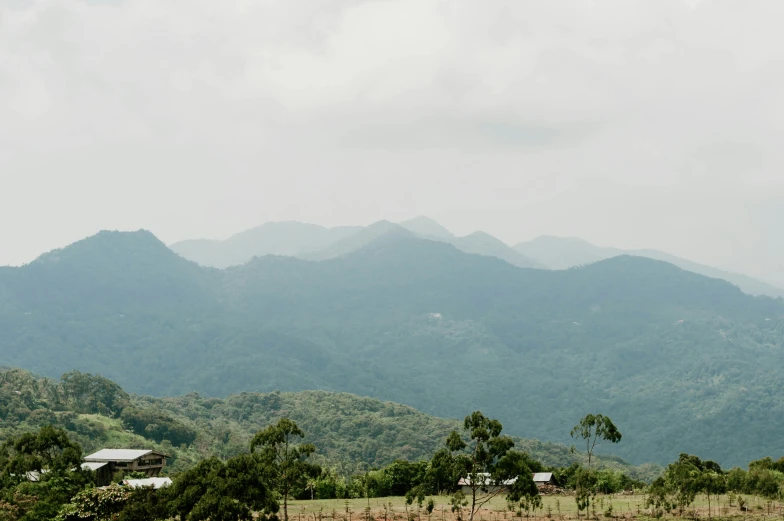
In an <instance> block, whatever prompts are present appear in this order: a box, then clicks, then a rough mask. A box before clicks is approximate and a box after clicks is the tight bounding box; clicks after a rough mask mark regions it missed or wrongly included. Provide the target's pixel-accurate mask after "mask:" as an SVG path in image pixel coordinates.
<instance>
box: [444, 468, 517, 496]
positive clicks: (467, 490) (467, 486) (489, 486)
mask: <svg viewBox="0 0 784 521" xmlns="http://www.w3.org/2000/svg"><path fill="white" fill-rule="evenodd" d="M476 477H477V483H479V484H480V490H481V492H482V494H495V493H496V492H500V491H504V490H506V488H507V487H509V486H511V485H514V484H515V483H516V482H517V478H513V479H507V480H505V481H501V482H499V483H494V482H493V480H491V479H490V474H488V473H486V472H483V473H481V474H477V475H476ZM473 483H474V482H473V481H472V479H471V476H468V477H466V478H460V481H458V482H457V486H458V487H460V490H461V491H462V492H463V494H465V495H467V496H469V495H471V490H472V484H473Z"/></svg>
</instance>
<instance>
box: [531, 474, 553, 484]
mask: <svg viewBox="0 0 784 521" xmlns="http://www.w3.org/2000/svg"><path fill="white" fill-rule="evenodd" d="M551 479H553V473H552V472H537V473H536V474H534V482H537V483H542V482H545V481H550V480H551Z"/></svg>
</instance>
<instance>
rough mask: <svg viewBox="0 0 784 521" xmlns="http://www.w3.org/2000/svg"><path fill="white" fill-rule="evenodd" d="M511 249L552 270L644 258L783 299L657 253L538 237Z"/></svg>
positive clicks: (780, 292) (746, 281) (751, 282)
mask: <svg viewBox="0 0 784 521" xmlns="http://www.w3.org/2000/svg"><path fill="white" fill-rule="evenodd" d="M514 249H515V250H516V251H518V252H520V253H522V254H524V255H527V256H528V257H530V258H532V259H535V260H537V261H539V262H541V263H542V264H543V265H545V266H547V267H548V268H551V269H566V268H572V267H575V266H580V265H585V264H591V263H594V262H598V261H601V260H605V259H610V258H612V257H617V256H620V255H635V256H638V257H647V258H649V259H655V260H661V261H664V262H669V263H671V264H674V265H675V266H678V267H679V268H682V269H684V270H688V271H692V272H694V273H698V274H700V275H705V276H706V277H712V278H716V279H722V280H726V281H728V282H731V283H732V284H734V285H736V286H738V287H739V288H740V289H741V290H743V291H745V292H746V293H749V294H750V295H767V296H771V297H784V289H782V288H779V287H776V286H774V285H773V284H769V283H767V282H763V281H761V280H757V279H755V278H753V277H749V276H747V275H743V274H741V273H732V272H729V271H726V270H721V269H718V268H714V267H712V266H706V265H704V264H699V263H696V262H692V261H690V260H687V259H682V258H680V257H676V256H675V255H671V254H669V253H666V252H663V251H658V250H651V249H640V250H622V249H619V248H610V247H602V246H595V245H593V244H591V243H589V242H587V241H584V240H582V239H577V238H563V237H549V236H541V237H537V238H536V239H533V240H531V241H528V242H522V243H519V244H517V245H515V247H514Z"/></svg>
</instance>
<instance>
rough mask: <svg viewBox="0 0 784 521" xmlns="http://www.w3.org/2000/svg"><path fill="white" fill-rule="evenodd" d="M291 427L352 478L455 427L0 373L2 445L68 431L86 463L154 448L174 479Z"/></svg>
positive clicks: (300, 403)
mask: <svg viewBox="0 0 784 521" xmlns="http://www.w3.org/2000/svg"><path fill="white" fill-rule="evenodd" d="M283 417H286V418H290V419H292V420H294V421H296V422H297V424H298V425H299V426H300V427H301V428H302V429H303V430H304V431H305V432H306V433H307V441H308V442H310V443H313V444H314V445H316V447H317V448H318V451H317V453H316V459H317V460H318V461H320V462H322V463H324V464H325V465H327V466H329V467H331V468H333V469H335V470H336V471H337V472H338V473H339V474H341V475H344V476H350V475H352V474H353V473H356V472H358V471H365V470H369V469H372V468H380V467H383V466H385V465H388V464H390V463H391V462H392V461H394V460H397V459H403V460H407V461H420V460H426V459H430V458H431V457H432V455H433V454H434V453H435V452H436V451H437V450H438V449H439V448H440V447H442V446H443V444H444V440H445V439H446V437H447V435H448V434H449V433H450V432H451V431H452V430H456V429H457V430H459V428H460V422H459V421H457V420H453V419H442V418H436V417H434V416H430V415H427V414H424V413H422V412H419V411H417V410H415V409H412V408H411V407H406V406H404V405H400V404H396V403H392V402H382V401H380V400H376V399H373V398H363V397H359V396H355V395H351V394H347V393H330V392H325V391H303V392H299V393H281V392H279V391H274V392H272V393H239V394H235V395H231V396H229V397H227V398H225V399H220V398H209V397H205V396H202V395H200V394H198V393H189V394H187V395H184V396H180V397H176V398H153V397H148V396H137V395H129V394H128V393H126V392H125V391H124V390H123V389H122V388H120V387H119V386H118V385H116V384H115V383H114V382H111V381H110V380H107V379H105V378H103V377H101V376H98V375H91V374H84V373H79V372H71V373H67V374H65V375H63V378H62V379H48V378H41V377H38V376H35V375H33V374H31V373H29V372H27V371H24V370H20V369H12V368H6V369H0V442H2V441H4V440H5V439H8V438H9V437H11V436H16V435H19V434H22V433H25V432H35V431H36V430H38V429H39V428H41V427H42V426H43V425H48V424H52V425H55V426H58V427H61V428H64V429H66V431H67V432H68V434H69V436H70V438H71V439H73V440H74V441H77V442H78V443H79V444H80V445H81V446H82V447H83V448H84V449H85V450H86V451H87V452H88V453H89V452H92V451H95V450H99V449H101V448H154V449H158V450H161V451H163V452H165V453H167V454H169V455H171V456H172V457H171V458H170V459H169V467H168V470H169V471H170V472H174V473H176V472H179V471H182V470H184V469H186V468H188V467H190V466H192V465H194V464H196V463H197V462H198V461H200V460H201V459H204V458H206V457H208V456H211V455H217V456H219V457H222V458H227V457H232V456H235V455H238V454H241V453H243V452H247V451H248V447H249V444H250V440H251V438H252V437H253V435H254V434H255V433H256V432H258V431H259V430H262V429H264V428H265V427H267V426H268V425H271V424H273V423H275V422H277V421H278V420H279V419H280V418H283ZM515 442H516V445H517V446H518V447H520V448H521V449H523V450H525V451H527V452H528V453H529V454H531V455H532V456H533V457H534V458H535V459H537V460H538V461H540V462H542V463H543V464H545V465H548V466H559V467H563V466H569V465H570V464H572V463H573V462H584V459H585V455H584V454H580V453H572V452H571V451H570V450H569V448H568V447H566V446H564V445H557V444H553V443H542V442H538V441H535V440H525V439H516V440H515ZM599 464H600V466H601V467H604V468H616V469H621V470H624V471H625V472H628V473H629V475H630V476H632V477H635V478H637V479H643V480H647V481H650V480H652V479H653V478H655V477H656V476H657V473H659V472H660V471H661V468H660V467H656V466H650V465H643V466H640V467H630V466H629V465H627V464H625V463H624V462H622V461H618V460H616V459H613V458H600V461H599Z"/></svg>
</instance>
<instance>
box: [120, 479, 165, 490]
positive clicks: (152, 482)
mask: <svg viewBox="0 0 784 521" xmlns="http://www.w3.org/2000/svg"><path fill="white" fill-rule="evenodd" d="M171 484H172V480H171V478H144V479H124V480H123V485H125V486H127V487H131V488H142V487H152V488H154V489H156V490H157V489H159V488H163V487H168V486H169V485H171Z"/></svg>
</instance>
